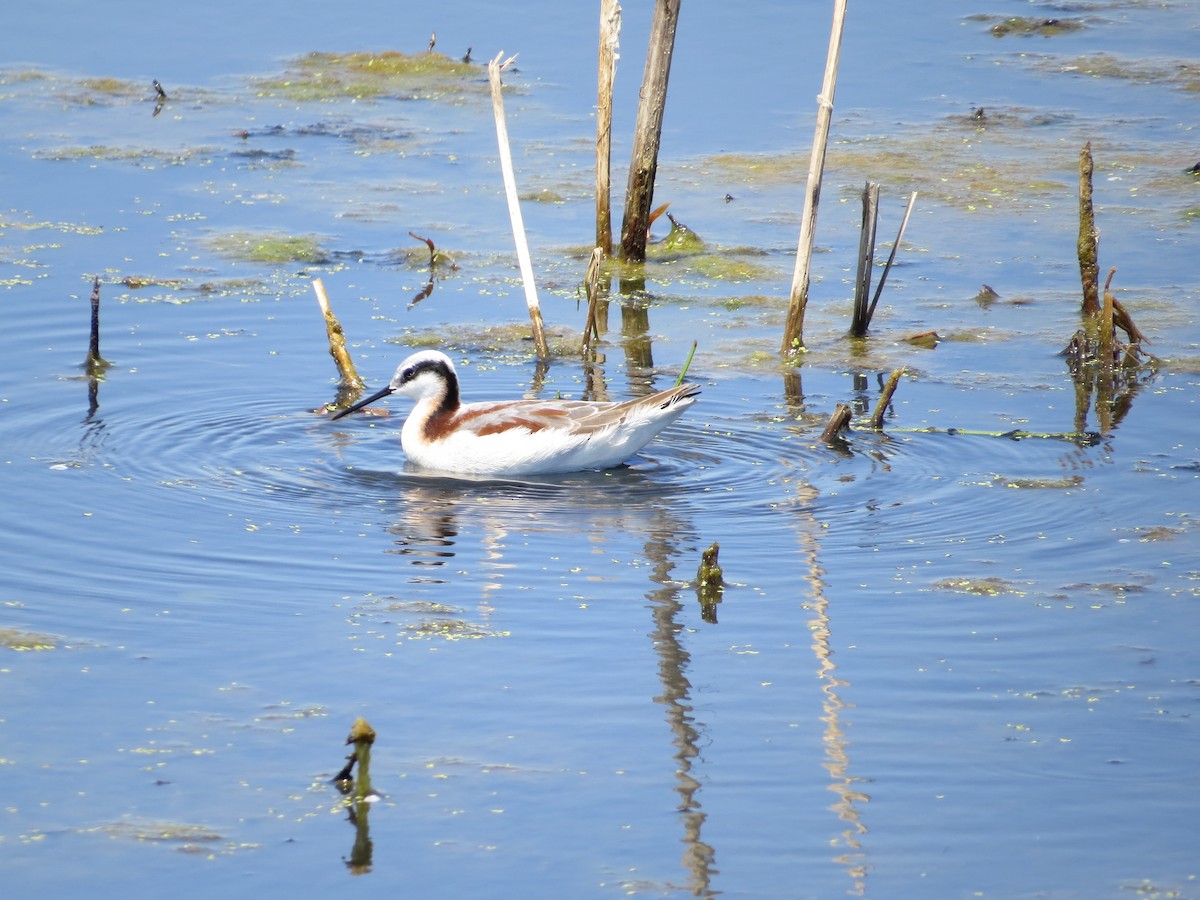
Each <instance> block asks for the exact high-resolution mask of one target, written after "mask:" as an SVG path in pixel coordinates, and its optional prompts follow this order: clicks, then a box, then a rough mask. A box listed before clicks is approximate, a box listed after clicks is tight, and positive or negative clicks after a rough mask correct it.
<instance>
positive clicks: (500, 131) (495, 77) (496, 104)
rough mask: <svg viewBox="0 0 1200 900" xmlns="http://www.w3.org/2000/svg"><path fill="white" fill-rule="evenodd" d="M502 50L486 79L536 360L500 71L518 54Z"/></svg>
mask: <svg viewBox="0 0 1200 900" xmlns="http://www.w3.org/2000/svg"><path fill="white" fill-rule="evenodd" d="M503 56H504V52H503V51H501V52H500V53H497V54H496V58H495V59H493V60H492V61H491V62H489V63H488V81H489V82H490V83H491V87H492V111H493V112H494V113H495V116H496V142H497V143H498V144H499V148H500V171H501V173H502V174H503V176H504V192H505V195H506V196H507V197H508V217H509V219H511V220H512V229H513V240H514V241H515V242H516V245H517V262H518V263H519V264H520V267H521V281H522V283H523V284H524V285H525V305H526V306H527V307H528V308H529V321H530V323H531V324H532V326H533V346H534V348H535V349H536V350H537V355H538V359H540V360H542V361H546V360H549V359H550V351H549V349H548V348H547V346H546V331H545V329H544V327H543V326H542V306H541V303H540V302H539V301H538V295H537V284H536V283H535V282H534V280H533V263H532V262H530V259H529V242H528V241H527V240H526V238H525V223H524V221H523V220H522V219H521V203H520V201H519V200H518V199H517V180H516V178H515V177H514V175H513V163H512V151H511V150H510V149H509V145H508V126H507V125H506V124H505V119H504V96H503V87H504V86H503V85H502V84H501V82H500V71H501V70H502V69H504V68H505V67H507V66H508V65H509V64H510V63H512V61H513V60H514V59H516V58H517V57H516V56H515V55H514V56H510V57H509V58H508V59H506V60H504V62H501V61H500V60H501V59H502V58H503Z"/></svg>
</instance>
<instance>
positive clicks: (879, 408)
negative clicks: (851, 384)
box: [871, 368, 904, 431]
mask: <svg viewBox="0 0 1200 900" xmlns="http://www.w3.org/2000/svg"><path fill="white" fill-rule="evenodd" d="M903 374H904V369H902V368H901V369H896V370H895V371H894V372H892V374H891V375H889V376H888V380H887V384H885V385H884V386H883V393H881V394H880V395H879V402H878V403H876V404H875V411H874V412H873V413H871V427H872V428H874V429H875V430H876V431H879V430H880V429H882V428H883V414H884V413H885V412H887V408H888V406H889V405H890V404H891V402H892V395H893V394H894V393H896V388H897V386H899V384H900V377H901V376H902V375H903Z"/></svg>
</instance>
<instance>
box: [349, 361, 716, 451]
mask: <svg viewBox="0 0 1200 900" xmlns="http://www.w3.org/2000/svg"><path fill="white" fill-rule="evenodd" d="M699 393H700V388H699V386H698V385H695V384H681V385H678V386H677V387H673V388H670V389H668V390H665V391H659V392H658V393H656V394H650V395H649V396H647V397H637V398H634V399H633V400H624V401H621V402H619V403H606V402H600V401H589V400H498V401H493V402H480V403H463V402H462V401H461V399H460V397H459V387H458V373H457V372H456V371H455V370H454V363H452V362H451V361H450V357H448V356H446V354H445V353H442V352H440V351H437V350H422V351H420V352H419V353H414V354H413V355H412V356H410V357H408V359H406V360H404V362H402V363H400V367H399V368H398V369H396V374H395V375H394V376H393V378H392V380H391V382H390V383H389V384H388V386H387V387H385V388H384V389H383V390H381V391H378V392H376V393H374V394H372V395H371V396H370V397H367V398H366V399H365V400H362V401H360V402H358V403H355V404H354V405H353V406H351V407H349V408H347V409H344V410H342V411H341V412H339V413H337V414H336V415H335V416H333V418H334V419H340V418H341V417H342V416H345V415H348V414H350V413H352V412H354V411H355V410H358V409H361V408H362V407H364V406H366V405H367V404H368V403H374V402H375V401H376V400H380V399H382V398H383V397H386V396H387V395H388V394H400V395H402V396H405V397H410V398H411V399H413V400H415V401H416V406H414V407H413V409H412V412H410V413H409V415H408V419H407V420H406V421H405V423H404V428H403V429H402V430H401V432H400V445H401V446H402V447H403V448H404V453H405V455H406V456H407V457H408V459H409V461H410V462H412V463H413V464H415V465H417V466H419V467H421V468H423V469H431V470H434V471H438V472H454V473H462V474H474V475H534V474H549V473H555V472H579V471H583V470H585V469H607V468H611V467H613V466H616V465H620V464H621V463H623V462H625V460H627V459H629V458H630V457H631V456H633V455H634V454H636V453H637V452H638V451H639V450H641V449H642V448H643V447H644V446H646V444H648V443H649V442H650V441H651V439H653V438H654V436H655V435H656V434H658V433H659V432H660V431H662V430H663V429H664V428H666V427H667V426H668V425H670V424H671V423H672V422H674V421H675V420H676V419H677V418H679V416H680V415H681V414H682V413H683V411H684V410H685V409H687V408H688V407H689V406H691V405H692V404H693V403H695V402H696V396H697V395H698V394H699Z"/></svg>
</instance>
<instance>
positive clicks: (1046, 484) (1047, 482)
mask: <svg viewBox="0 0 1200 900" xmlns="http://www.w3.org/2000/svg"><path fill="white" fill-rule="evenodd" d="M995 484H996V485H997V486H999V487H1006V488H1014V489H1018V490H1029V489H1033V490H1047V489H1049V490H1063V489H1065V488H1073V487H1079V485H1081V484H1083V476H1082V475H1070V476H1067V477H1065V478H1003V477H1000V476H997V477H996V479H995Z"/></svg>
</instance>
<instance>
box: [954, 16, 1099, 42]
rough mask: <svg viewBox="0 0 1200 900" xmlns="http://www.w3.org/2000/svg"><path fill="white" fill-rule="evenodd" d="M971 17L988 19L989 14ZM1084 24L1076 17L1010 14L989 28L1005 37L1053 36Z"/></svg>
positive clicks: (1078, 29) (1079, 28)
mask: <svg viewBox="0 0 1200 900" xmlns="http://www.w3.org/2000/svg"><path fill="white" fill-rule="evenodd" d="M972 18H985V19H990V18H991V17H990V16H980V17H972ZM1085 27H1086V26H1085V25H1084V24H1083V23H1082V22H1081V21H1079V20H1078V19H1045V18H1039V17H1036V16H1010V17H1008V18H1007V19H1003V20H1001V21H999V22H996V23H995V24H994V25H992V27H991V28H990V29H988V30H989V31H991V33H992V34H993V35H995V36H996V37H1007V36H1008V35H1010V34H1016V35H1021V36H1024V37H1031V36H1033V35H1037V36H1039V37H1055V36H1056V35H1060V34H1069V33H1070V32H1072V31H1080V30H1082V29H1083V28H1085Z"/></svg>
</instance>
